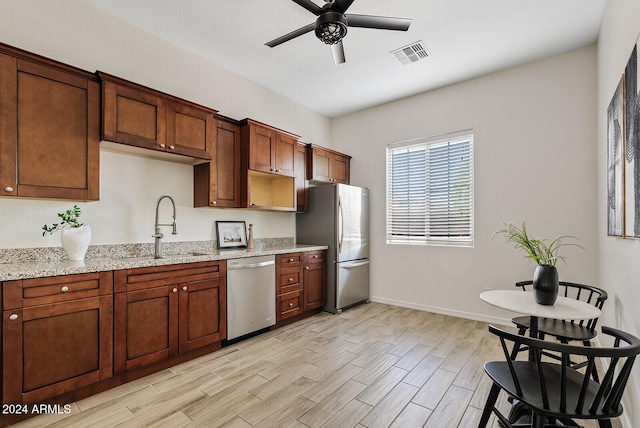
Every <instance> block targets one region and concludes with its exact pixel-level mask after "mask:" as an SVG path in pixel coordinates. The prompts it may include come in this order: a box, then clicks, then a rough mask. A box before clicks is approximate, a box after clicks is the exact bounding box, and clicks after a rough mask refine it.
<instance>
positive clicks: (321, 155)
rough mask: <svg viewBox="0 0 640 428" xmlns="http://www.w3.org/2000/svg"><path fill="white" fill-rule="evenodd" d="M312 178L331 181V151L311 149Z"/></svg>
mask: <svg viewBox="0 0 640 428" xmlns="http://www.w3.org/2000/svg"><path fill="white" fill-rule="evenodd" d="M310 172H311V176H310V177H309V179H310V180H316V181H326V182H330V181H331V152H329V151H327V150H322V149H317V148H313V149H312V150H311V171H310Z"/></svg>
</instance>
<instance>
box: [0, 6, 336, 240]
mask: <svg viewBox="0 0 640 428" xmlns="http://www.w3.org/2000/svg"><path fill="white" fill-rule="evenodd" d="M0 42H3V43H6V44H9V45H13V46H16V47H18V48H21V49H25V50H27V51H30V52H34V53H37V54H40V55H43V56H46V57H48V58H51V59H55V60H58V61H61V62H64V63H67V64H70V65H74V66H76V67H79V68H83V69H85V70H88V71H95V70H101V71H105V72H107V73H110V74H113V75H116V76H119V77H122V78H124V79H128V80H131V81H133V82H136V83H140V84H143V85H146V86H149V87H151V88H154V89H158V90H161V91H164V92H167V93H169V94H172V95H175V96H178V97H182V98H185V99H187V100H190V101H193V102H196V103H199V104H202V105H205V106H209V107H212V108H214V109H216V110H219V111H220V113H221V114H224V115H226V116H229V117H232V118H235V119H242V118H245V117H251V118H253V119H256V120H259V121H262V122H265V123H269V124H271V125H273V126H276V127H278V128H282V129H286V130H288V131H291V132H293V133H296V134H298V135H301V136H302V139H303V141H305V142H309V143H316V144H321V145H326V144H327V143H328V140H329V125H330V122H329V119H328V118H326V117H325V116H322V115H320V114H318V113H316V112H313V111H311V110H309V109H307V108H304V107H302V106H300V105H299V104H296V103H294V102H292V101H291V100H289V99H287V98H284V97H282V96H280V95H278V94H276V93H274V92H272V91H270V90H267V89H266V88H264V87H261V86H259V85H257V84H255V83H253V82H250V81H248V80H246V79H244V78H242V77H240V76H238V75H236V74H234V73H231V72H230V71H228V70H226V69H224V68H222V67H220V66H218V65H216V64H213V63H211V62H208V61H206V60H204V59H202V58H201V57H198V56H196V55H194V54H192V53H191V52H189V51H186V50H183V49H181V48H179V47H177V46H175V45H172V44H170V43H167V42H165V41H162V40H160V39H158V38H157V37H155V36H152V35H151V34H149V33H147V32H145V31H142V30H140V29H137V28H135V27H133V26H131V25H129V24H127V23H125V22H123V21H120V20H118V19H115V18H113V17H112V16H110V15H108V14H105V13H103V12H102V11H100V10H99V9H97V8H95V7H93V6H91V5H88V4H86V3H84V2H81V1H78V0H64V1H55V2H49V1H36V0H24V1H14V0H0ZM192 180H193V172H192V167H190V166H187V165H182V164H175V163H169V162H164V161H158V160H149V159H143V158H140V157H134V156H128V155H121V154H114V153H107V152H102V153H101V164H100V186H101V194H100V201H99V202H92V203H80V204H79V205H80V206H81V208H82V210H83V215H82V219H83V220H85V221H86V222H89V223H90V224H91V226H92V232H93V239H92V243H93V244H107V243H131V242H152V239H151V237H150V235H151V234H152V233H153V222H154V215H155V204H156V200H157V199H158V197H159V196H160V195H162V194H165V193H168V194H171V195H172V196H174V197H175V198H176V202H177V203H178V228H179V235H176V236H171V235H169V234H165V235H166V238H165V239H166V240H167V241H173V240H180V241H183V240H208V239H214V238H215V230H214V226H213V225H214V221H215V220H246V221H247V223H254V233H255V237H256V238H270V237H281V236H295V214H291V213H261V212H251V211H248V210H223V209H207V208H199V209H194V208H192V206H193V189H192V187H193V181H192ZM163 204H164V203H163ZM71 205H72V203H71V202H65V201H37V200H22V199H20V200H19V199H10V198H4V199H0V248H26V247H36V246H37V247H40V246H59V245H60V244H59V236H58V235H57V234H56V235H54V236H50V237H46V238H43V237H42V236H41V232H40V228H41V227H42V225H43V224H45V223H49V224H50V223H52V222H54V221H56V219H57V217H56V213H57V212H60V211H62V210H66V209H67V208H70V207H71Z"/></svg>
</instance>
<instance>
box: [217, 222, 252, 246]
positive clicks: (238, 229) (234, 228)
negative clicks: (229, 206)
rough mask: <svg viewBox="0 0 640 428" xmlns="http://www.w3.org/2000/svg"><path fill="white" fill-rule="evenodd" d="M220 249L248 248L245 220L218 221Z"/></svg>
mask: <svg viewBox="0 0 640 428" xmlns="http://www.w3.org/2000/svg"><path fill="white" fill-rule="evenodd" d="M216 239H217V242H218V248H219V249H226V248H247V225H246V223H245V222H244V221H216Z"/></svg>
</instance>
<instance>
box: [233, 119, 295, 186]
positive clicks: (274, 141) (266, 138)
mask: <svg viewBox="0 0 640 428" xmlns="http://www.w3.org/2000/svg"><path fill="white" fill-rule="evenodd" d="M298 138H299V137H298V136H297V135H294V134H290V133H288V132H286V131H282V130H280V129H277V128H273V127H271V126H269V125H265V124H263V123H260V122H256V121H254V120H251V119H245V120H244V121H242V142H243V150H246V151H247V154H248V159H249V169H251V170H254V171H261V172H267V173H270V174H279V175H286V176H288V177H295V157H296V145H297V142H298Z"/></svg>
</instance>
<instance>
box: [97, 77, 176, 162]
mask: <svg viewBox="0 0 640 428" xmlns="http://www.w3.org/2000/svg"><path fill="white" fill-rule="evenodd" d="M102 138H103V139H104V140H107V141H113V142H116V143H122V144H128V145H131V146H136V147H143V148H146V149H161V150H164V149H165V148H166V143H167V103H166V99H165V98H163V97H161V96H159V95H156V94H154V93H152V92H147V91H144V90H142V89H136V88H133V87H129V86H125V85H120V84H116V83H114V82H110V81H107V80H103V81H102Z"/></svg>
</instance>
